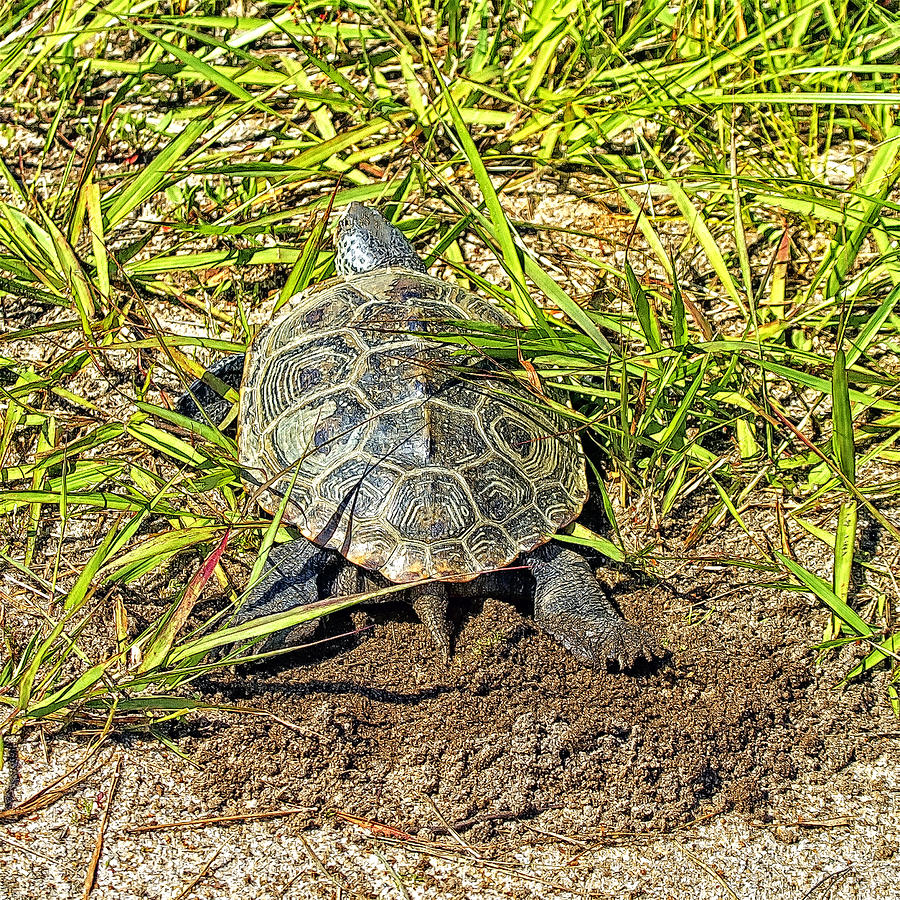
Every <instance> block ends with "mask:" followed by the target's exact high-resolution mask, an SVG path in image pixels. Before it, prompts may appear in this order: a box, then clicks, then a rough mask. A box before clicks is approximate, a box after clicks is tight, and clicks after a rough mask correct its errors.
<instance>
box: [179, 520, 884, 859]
mask: <svg viewBox="0 0 900 900" xmlns="http://www.w3.org/2000/svg"><path fill="white" fill-rule="evenodd" d="M769 514H770V511H769V510H767V509H763V510H761V511H759V513H758V514H757V516H756V518H757V520H758V521H757V522H756V523H755V524H756V525H757V526H758V527H760V532H759V533H764V532H765V529H766V526H767V524H768V523H767V522H766V520H767V519H768V517H769ZM746 542H747V538H746V536H745V535H743V533H738V532H737V531H736V530H734V531H733V532H729V533H728V534H725V533H722V532H720V533H718V534H716V535H715V536H714V537H713V538H711V539H710V541H709V545H708V546H707V547H705V548H704V547H702V546H700V547H698V548H695V550H696V551H699V552H697V553H696V556H695V558H696V560H697V561H696V563H695V564H693V565H691V566H690V567H685V566H684V563H683V562H682V563H681V566H680V567H679V569H678V571H677V572H674V571H673V572H671V573H669V577H668V579H666V580H658V581H654V582H653V583H651V582H649V581H648V580H647V579H646V576H635V575H633V574H628V573H627V572H612V573H611V572H609V571H605V572H604V571H601V580H603V581H605V582H606V584H607V586H608V588H609V592H610V594H611V595H612V596H613V598H614V600H615V602H616V603H617V604H618V605H619V607H620V609H621V610H622V612H623V614H624V615H625V616H626V618H628V619H629V620H631V621H632V622H635V623H637V624H640V625H642V626H644V627H645V628H647V629H648V630H649V631H651V632H653V633H654V635H655V636H656V637H657V638H658V640H659V641H660V642H661V643H662V644H663V645H664V646H665V647H666V648H667V649H668V654H669V655H668V657H667V658H666V659H665V660H663V661H662V662H661V663H659V664H657V665H652V666H649V665H648V666H647V667H645V668H644V669H643V670H639V671H636V672H629V673H621V672H613V671H607V670H605V669H597V668H590V667H587V666H585V665H583V664H582V663H580V662H579V661H577V660H576V659H574V658H573V657H572V656H570V655H569V654H568V653H567V652H566V651H564V650H563V649H561V648H560V647H559V646H557V645H556V644H555V643H554V642H553V641H552V640H551V639H550V638H548V637H547V636H546V635H544V634H543V633H542V632H541V631H540V630H539V629H537V628H536V627H535V626H534V625H533V623H532V622H531V620H530V618H529V608H528V605H527V602H526V601H517V602H516V603H515V605H511V604H509V603H506V602H501V601H500V600H497V599H492V598H489V599H486V600H485V601H484V602H483V603H473V604H472V605H471V606H469V607H466V608H463V609H458V610H457V611H456V619H457V622H456V625H457V636H456V641H455V647H454V654H453V658H452V661H451V663H450V664H449V666H445V665H442V664H441V663H440V662H439V658H438V655H437V653H436V651H435V650H434V648H433V646H432V645H431V644H430V642H429V639H428V634H427V631H426V630H425V629H424V627H423V626H421V625H420V624H419V623H418V622H417V621H416V620H415V617H414V615H413V613H412V612H411V611H409V610H408V609H407V608H406V607H404V606H403V605H402V604H394V605H390V606H386V605H385V606H378V607H373V608H371V609H370V610H369V611H368V612H366V613H361V612H357V613H355V614H354V615H353V617H352V618H351V617H350V616H348V617H347V618H345V619H343V620H341V619H340V618H335V619H334V620H332V621H330V622H328V623H326V627H325V629H324V631H325V633H332V634H339V633H340V632H342V631H343V632H346V631H347V630H348V629H349V630H353V629H354V628H356V629H357V630H358V631H359V632H360V633H358V634H357V635H356V636H354V637H352V638H346V637H345V638H343V639H337V640H335V641H333V642H330V643H326V644H324V645H320V647H319V648H318V649H316V650H314V651H309V650H301V651H297V652H296V653H293V654H291V655H289V656H287V657H283V658H281V660H280V661H279V662H278V663H277V664H276V665H273V664H272V663H271V662H270V663H267V664H265V665H256V666H245V667H241V668H238V669H236V670H231V671H228V672H223V673H217V674H216V676H215V677H212V678H210V679H209V680H208V681H207V682H205V684H204V685H203V688H204V692H205V694H206V699H210V700H214V701H216V702H221V703H223V704H239V705H242V706H246V707H250V708H252V709H254V710H257V711H259V713H260V714H259V715H251V716H245V715H239V716H236V717H235V716H229V717H227V719H222V720H221V721H218V720H216V719H215V718H209V719H207V720H205V721H204V722H203V723H202V724H201V725H200V726H199V727H195V728H194V730H193V731H192V733H191V734H190V735H187V736H185V738H184V741H183V744H184V747H185V749H187V750H188V751H189V752H190V754H191V755H192V757H193V758H194V759H195V760H196V761H197V762H199V763H200V765H201V775H200V776H199V778H200V783H199V784H198V785H196V787H197V788H198V789H200V791H201V793H203V794H204V795H208V796H209V797H210V800H211V801H213V802H217V803H218V804H219V806H220V807H221V808H223V809H229V808H233V809H240V808H246V807H247V805H248V803H250V805H251V806H253V807H255V808H267V807H273V806H280V805H284V804H292V805H293V804H296V805H298V806H302V807H308V808H309V809H310V812H311V813H312V815H313V817H314V818H321V819H327V818H328V817H329V816H330V815H333V814H335V813H337V814H343V815H349V816H352V817H359V818H361V819H366V820H370V821H373V822H377V823H381V824H383V825H386V826H389V827H390V828H394V829H399V830H400V831H403V832H406V833H408V834H412V835H416V836H419V837H435V836H437V835H440V834H446V833H447V832H448V831H450V830H452V831H455V832H457V835H458V836H460V837H462V839H464V840H466V841H491V840H492V839H494V838H496V837H497V836H498V835H499V834H501V833H502V834H503V835H504V836H505V837H506V838H509V837H510V834H511V831H512V833H513V834H515V833H516V832H517V831H519V830H533V829H535V828H539V829H542V830H547V831H550V832H553V833H567V834H572V833H574V832H583V831H584V830H585V829H590V830H593V829H597V828H609V829H613V830H626V831H627V830H636V831H669V830H671V829H672V828H675V827H678V826H680V825H684V824H687V823H690V822H692V821H696V820H699V819H702V818H704V817H705V816H707V815H709V814H713V813H716V812H718V811H723V810H735V811H738V812H742V813H745V814H748V815H750V816H752V817H753V818H754V819H757V820H763V821H765V820H766V819H767V818H771V816H772V814H773V810H776V809H777V808H778V807H779V805H780V801H786V800H787V798H789V796H790V793H791V786H792V784H793V783H794V782H795V781H802V782H803V783H804V784H806V785H809V784H810V783H816V782H821V781H822V780H829V779H830V780H832V781H834V783H836V784H837V783H838V782H839V776H837V773H839V772H840V771H841V769H843V768H844V767H845V766H846V765H847V764H848V763H849V762H850V761H852V760H853V759H859V760H860V761H862V760H864V759H866V758H867V756H871V757H872V758H874V757H875V755H876V753H877V748H878V746H879V742H878V741H875V740H873V741H871V742H870V737H874V736H876V735H877V734H878V732H879V730H881V729H888V730H890V729H892V728H894V727H895V722H894V721H893V720H892V719H891V718H890V715H889V711H888V709H887V703H886V700H885V697H884V694H883V692H882V690H880V689H877V688H875V687H874V685H873V684H871V683H866V682H864V683H863V684H856V685H853V686H851V687H850V688H849V689H848V690H845V691H837V690H835V689H834V687H833V686H834V685H835V683H836V682H837V681H838V678H839V675H840V673H841V672H842V671H846V668H847V666H848V665H849V663H850V662H851V656H852V655H853V653H854V652H856V653H857V654H858V653H859V650H858V649H857V650H856V651H854V650H852V649H848V650H847V651H846V652H845V654H844V655H843V656H842V657H841V658H840V659H833V660H832V661H831V663H830V668H829V670H827V671H824V670H822V669H821V668H817V655H816V653H815V651H814V650H813V649H812V646H813V645H814V643H815V640H816V636H817V632H818V635H819V636H821V629H822V626H823V624H824V622H825V615H824V613H823V612H822V610H821V608H819V607H817V606H816V605H814V604H812V603H811V601H809V600H807V599H806V598H805V597H804V596H803V595H801V594H798V593H790V592H787V591H776V590H773V589H771V588H753V587H751V586H750V585H747V584H742V582H746V581H747V576H746V570H735V569H731V568H729V567H727V566H723V565H722V564H721V563H717V564H712V563H711V562H710V563H705V562H704V561H703V560H704V559H706V560H711V558H712V554H713V551H715V556H716V557H718V558H721V557H722V556H723V555H724V554H727V553H728V552H729V545H732V546H734V547H735V549H737V546H736V545H738V544H742V549H743V550H744V551H745V552H746V551H747V544H746ZM704 550H706V551H709V555H708V556H704ZM311 652H312V654H314V655H311ZM279 720H280V721H279ZM848 721H850V722H852V723H853V724H852V727H848V725H847V722H848ZM836 778H837V780H835V779H836ZM501 823H502V824H501Z"/></svg>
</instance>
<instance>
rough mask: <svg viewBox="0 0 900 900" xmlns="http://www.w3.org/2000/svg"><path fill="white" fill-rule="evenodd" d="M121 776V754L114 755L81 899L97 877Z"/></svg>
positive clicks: (83, 899)
mask: <svg viewBox="0 0 900 900" xmlns="http://www.w3.org/2000/svg"><path fill="white" fill-rule="evenodd" d="M121 777H122V756H121V754H119V755H118V756H117V757H116V768H115V771H114V772H113V775H112V778H111V779H110V782H109V791H108V792H107V795H106V806H105V807H104V809H103V817H102V818H101V819H100V828H99V829H98V831H97V840H96V842H95V843H94V852H93V853H92V854H91V861H90V863H88V868H87V872H86V873H85V875H84V893H83V894H82V895H81V896H82V900H88V897H90V895H91V891H92V890H93V887H94V879H95V878H96V877H97V866H98V865H99V864H100V854H101V852H102V851H103V837H104V835H105V834H106V826H107V825H108V824H109V811H110V809H111V808H112V804H113V797H114V796H115V793H116V788H117V787H118V786H119V779H120V778H121Z"/></svg>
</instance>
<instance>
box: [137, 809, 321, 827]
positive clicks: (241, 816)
mask: <svg viewBox="0 0 900 900" xmlns="http://www.w3.org/2000/svg"><path fill="white" fill-rule="evenodd" d="M310 812H313V809H312V808H311V807H308V806H304V807H298V808H297V809H275V810H271V811H269V812H261V813H249V812H248V813H233V814H232V815H230V816H209V817H207V818H205V819H182V820H181V821H178V822H156V823H154V824H153V825H135V826H133V827H131V828H126V829H125V833H126V834H143V833H144V832H146V831H162V830H164V829H166V828H199V827H201V826H203V825H226V824H231V823H233V822H253V821H255V820H256V819H277V818H279V817H282V816H296V815H298V814H299V813H310Z"/></svg>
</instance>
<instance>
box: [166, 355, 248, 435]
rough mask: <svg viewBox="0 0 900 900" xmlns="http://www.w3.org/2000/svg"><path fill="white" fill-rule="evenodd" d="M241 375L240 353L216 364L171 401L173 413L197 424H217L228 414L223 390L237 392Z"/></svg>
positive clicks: (242, 369) (242, 361) (242, 360)
mask: <svg viewBox="0 0 900 900" xmlns="http://www.w3.org/2000/svg"><path fill="white" fill-rule="evenodd" d="M243 375H244V354H243V353H237V354H235V355H234V356H226V357H225V358H224V359H220V360H217V361H216V362H214V363H213V364H212V365H211V366H210V367H209V368H208V369H207V370H206V372H204V373H203V376H202V377H201V378H198V379H197V380H196V381H194V382H193V383H192V384H191V386H190V387H189V388H188V389H187V390H186V391H185V392H184V393H183V394H182V395H181V396H180V397H179V398H178V399H177V400H176V401H175V412H177V413H180V414H181V415H183V416H187V417H188V418H189V419H195V420H196V421H198V422H202V421H204V420H209V421H210V422H212V424H213V425H218V424H220V423H221V422H223V421H224V419H225V417H226V416H227V415H228V413H229V412H230V411H231V403H229V402H228V401H227V400H226V399H225V398H224V397H223V396H222V394H223V393H224V390H223V388H233V389H234V390H238V389H239V388H240V386H241V379H242V378H243Z"/></svg>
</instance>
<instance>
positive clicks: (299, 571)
mask: <svg viewBox="0 0 900 900" xmlns="http://www.w3.org/2000/svg"><path fill="white" fill-rule="evenodd" d="M340 560H341V558H340V557H337V555H336V554H335V553H334V551H333V550H325V549H323V548H321V547H317V546H316V545H315V544H313V543H311V542H310V541H308V540H306V538H301V539H299V540H296V541H291V542H289V543H287V544H279V545H278V546H276V547H273V548H272V549H271V550H270V551H269V556H268V558H267V559H266V569H265V572H264V574H263V576H262V578H260V579H259V581H257V582H256V584H254V585H252V586H251V587H250V588H248V589H247V591H246V592H245V594H246V596H245V599H244V602H243V604H242V606H241V607H240V609H239V610H238V612H237V615H236V617H235V620H234V623H233V624H235V625H243V624H245V623H246V622H252V621H254V620H255V619H260V618H262V617H263V616H271V615H275V614H276V613H284V612H287V611H288V610H292V609H297V608H299V607H303V606H308V605H309V604H310V603H315V602H316V601H317V600H319V599H320V598H321V593H322V592H321V590H320V584H321V582H322V581H323V580H324V579H325V578H326V577H328V575H329V574H330V572H331V571H332V570H333V568H334V566H335V565H336V563H337V562H338V561H340ZM317 626H318V619H310V620H309V621H308V622H301V623H300V624H299V625H295V626H293V627H292V628H286V629H284V630H282V631H276V632H273V633H272V634H270V635H269V636H268V637H267V638H266V639H265V641H264V642H263V645H262V647H263V649H265V650H275V649H279V648H281V647H292V646H295V645H297V644H302V643H304V642H305V641H308V640H309V639H310V638H311V637H312V636H313V634H314V633H315V631H316V628H317Z"/></svg>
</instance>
